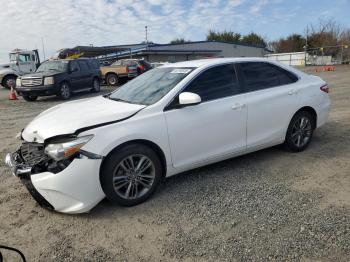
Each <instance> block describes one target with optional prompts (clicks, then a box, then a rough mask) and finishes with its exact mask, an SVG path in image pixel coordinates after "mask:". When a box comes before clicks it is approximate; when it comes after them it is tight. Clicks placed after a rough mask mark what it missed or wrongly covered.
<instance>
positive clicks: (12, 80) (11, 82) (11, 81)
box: [2, 76, 16, 89]
mask: <svg viewBox="0 0 350 262" xmlns="http://www.w3.org/2000/svg"><path fill="white" fill-rule="evenodd" d="M2 84H3V86H4V87H5V88H7V89H11V86H12V87H15V86H16V77H14V76H6V77H5V78H4V80H3V82H2Z"/></svg>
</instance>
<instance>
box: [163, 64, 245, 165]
mask: <svg viewBox="0 0 350 262" xmlns="http://www.w3.org/2000/svg"><path fill="white" fill-rule="evenodd" d="M182 92H192V93H196V94H198V95H199V96H200V97H201V99H202V102H201V103H200V104H198V105H194V106H188V107H184V108H176V106H174V105H176V104H177V103H178V96H176V97H175V98H174V101H173V102H172V103H171V104H170V106H168V107H167V108H166V109H165V112H164V114H165V118H166V122H167V125H168V135H169V143H170V148H171V154H172V161H173V165H174V167H175V168H178V169H183V168H186V167H191V166H192V165H196V164H197V163H198V164H200V163H201V162H204V161H206V160H210V159H215V158H220V157H223V156H225V155H229V154H231V153H233V152H235V151H241V150H244V149H245V146H246V117H247V111H246V107H245V106H244V94H243V95H242V94H240V90H239V87H238V82H237V78H236V75H235V71H234V67H233V64H228V65H220V66H215V67H213V68H210V69H207V70H206V71H204V72H202V73H201V74H200V75H199V76H197V77H196V78H195V79H194V80H193V81H192V82H191V83H190V84H189V85H188V86H187V87H186V88H185V89H184V90H183V91H182Z"/></svg>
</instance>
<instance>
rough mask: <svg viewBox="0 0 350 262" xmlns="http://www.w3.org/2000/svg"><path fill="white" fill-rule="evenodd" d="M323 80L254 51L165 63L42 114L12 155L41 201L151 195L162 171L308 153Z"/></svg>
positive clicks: (75, 204)
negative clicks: (277, 149) (264, 153)
mask: <svg viewBox="0 0 350 262" xmlns="http://www.w3.org/2000/svg"><path fill="white" fill-rule="evenodd" d="M327 93H328V86H327V84H326V83H325V82H324V81H323V80H322V79H320V78H319V77H315V76H310V75H307V74H305V73H302V72H300V71H298V70H296V69H293V68H290V67H287V66H283V65H280V64H278V63H275V62H270V61H267V60H265V59H258V58H251V59H249V58H236V59H234V58H232V59H207V60H196V61H188V62H181V63H176V64H167V65H164V66H162V67H158V68H156V69H153V70H150V71H149V72H146V73H144V74H142V75H141V76H139V77H137V78H136V79H134V80H132V81H130V82H129V83H127V84H125V85H123V86H122V87H120V88H119V89H117V90H116V91H114V92H112V93H110V94H108V95H104V96H99V97H95V98H90V99H83V100H76V101H72V102H68V103H64V104H61V105H58V106H55V107H53V108H50V109H48V110H46V111H44V112H43V113H41V114H40V115H38V116H37V117H36V118H35V119H34V120H33V121H32V122H31V123H30V124H29V125H28V126H27V127H26V128H25V129H24V130H23V131H22V132H21V135H20V137H21V138H22V140H23V144H22V145H21V147H20V148H19V149H18V150H17V151H16V152H14V153H11V154H8V155H7V156H6V162H7V164H8V165H9V166H10V167H11V170H12V173H13V174H14V175H16V176H18V177H20V178H21V180H22V181H23V183H24V184H25V185H26V187H27V188H28V189H29V191H30V193H31V194H32V196H33V197H34V198H35V199H36V200H37V201H38V203H39V204H40V205H42V206H43V207H48V208H51V209H54V210H56V211H59V212H64V213H81V212H87V211H89V210H90V209H91V208H93V207H94V206H95V205H96V204H97V203H99V202H100V201H101V200H102V199H103V198H105V197H107V198H108V199H109V200H111V201H113V202H115V203H117V204H120V205H125V206H132V205H136V204H139V203H141V202H143V201H145V200H146V199H147V198H148V197H149V196H150V195H151V194H152V193H153V192H154V191H155V189H156V188H157V186H158V185H159V184H160V182H161V180H162V178H163V177H167V176H171V175H174V174H177V173H180V172H183V171H186V170H190V169H193V168H196V167H199V166H203V165H207V164H210V163H214V162H217V161H221V160H224V159H227V158H231V157H234V156H238V155H242V154H245V153H248V152H252V151H256V150H260V149H262V148H266V147H270V146H274V145H277V144H282V143H284V144H285V145H286V147H288V148H289V149H290V150H292V151H302V150H304V149H305V148H306V147H307V146H308V145H309V143H310V141H311V139H312V135H313V131H314V130H315V129H316V128H317V127H319V126H321V125H322V124H324V123H325V122H326V120H327V117H328V114H329V110H330V100H329V97H328V94H327Z"/></svg>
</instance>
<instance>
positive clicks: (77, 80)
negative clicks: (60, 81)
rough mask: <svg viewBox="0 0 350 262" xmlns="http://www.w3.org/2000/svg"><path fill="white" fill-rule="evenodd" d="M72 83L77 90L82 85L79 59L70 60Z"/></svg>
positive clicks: (72, 86)
mask: <svg viewBox="0 0 350 262" xmlns="http://www.w3.org/2000/svg"><path fill="white" fill-rule="evenodd" d="M69 67H70V73H69V77H70V85H71V88H72V89H73V90H76V89H78V88H79V86H81V72H80V67H79V65H78V63H77V61H70V63H69Z"/></svg>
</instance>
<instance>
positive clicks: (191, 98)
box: [179, 92, 202, 107]
mask: <svg viewBox="0 0 350 262" xmlns="http://www.w3.org/2000/svg"><path fill="white" fill-rule="evenodd" d="M201 101H202V99H201V97H200V96H199V95H197V94H195V93H191V92H183V93H181V94H180V95H179V105H180V107H185V106H194V105H198V104H200V103H201Z"/></svg>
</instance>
